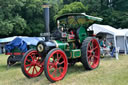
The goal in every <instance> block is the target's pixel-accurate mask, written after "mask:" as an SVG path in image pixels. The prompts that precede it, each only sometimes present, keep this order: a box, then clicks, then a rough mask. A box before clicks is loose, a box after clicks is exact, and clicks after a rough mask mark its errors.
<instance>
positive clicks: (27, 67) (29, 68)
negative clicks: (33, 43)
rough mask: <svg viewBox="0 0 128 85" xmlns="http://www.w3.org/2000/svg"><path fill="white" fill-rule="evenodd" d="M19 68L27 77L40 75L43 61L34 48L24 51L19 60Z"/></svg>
mask: <svg viewBox="0 0 128 85" xmlns="http://www.w3.org/2000/svg"><path fill="white" fill-rule="evenodd" d="M21 69H22V72H23V74H24V75H25V76H26V77H28V78H32V77H37V76H39V75H41V73H42V72H43V70H44V68H43V61H42V57H41V56H40V55H39V54H38V53H37V51H36V50H29V51H28V52H26V53H25V55H24V56H23V59H22V61H21Z"/></svg>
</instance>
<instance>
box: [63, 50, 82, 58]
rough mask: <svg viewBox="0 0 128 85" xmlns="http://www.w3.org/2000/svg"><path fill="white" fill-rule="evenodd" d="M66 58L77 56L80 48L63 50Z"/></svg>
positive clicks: (79, 54)
mask: <svg viewBox="0 0 128 85" xmlns="http://www.w3.org/2000/svg"><path fill="white" fill-rule="evenodd" d="M65 53H66V55H67V57H68V59H74V58H79V57H80V56H81V51H80V49H73V50H70V51H68V50H66V51H65Z"/></svg>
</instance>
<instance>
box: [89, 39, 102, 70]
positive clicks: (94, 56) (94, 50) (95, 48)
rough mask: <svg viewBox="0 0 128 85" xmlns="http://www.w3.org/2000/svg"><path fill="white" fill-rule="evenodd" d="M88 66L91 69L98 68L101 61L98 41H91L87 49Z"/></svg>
mask: <svg viewBox="0 0 128 85" xmlns="http://www.w3.org/2000/svg"><path fill="white" fill-rule="evenodd" d="M87 58H88V64H89V65H90V66H91V68H93V69H94V68H96V67H97V66H98V65H99V61H100V47H99V44H98V42H97V40H96V39H92V40H90V42H89V43H88V48H87Z"/></svg>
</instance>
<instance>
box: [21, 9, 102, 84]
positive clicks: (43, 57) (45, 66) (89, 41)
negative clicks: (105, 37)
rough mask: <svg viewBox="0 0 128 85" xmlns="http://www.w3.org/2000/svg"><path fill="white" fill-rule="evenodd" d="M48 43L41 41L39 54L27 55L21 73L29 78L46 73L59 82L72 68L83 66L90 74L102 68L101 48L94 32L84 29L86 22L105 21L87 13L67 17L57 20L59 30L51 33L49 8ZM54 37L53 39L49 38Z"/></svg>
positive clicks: (67, 15)
mask: <svg viewBox="0 0 128 85" xmlns="http://www.w3.org/2000/svg"><path fill="white" fill-rule="evenodd" d="M44 11H45V24H46V33H45V41H39V42H38V44H37V47H36V48H37V50H29V51H28V52H26V53H25V55H24V57H23V59H22V62H21V69H22V72H23V74H24V75H25V76H26V77H28V78H32V77H37V76H39V75H41V73H42V72H43V71H44V72H45V75H46V77H47V79H48V80H49V81H51V82H55V81H58V80H61V79H63V78H64V76H65V75H66V73H67V70H68V64H71V65H74V64H75V63H76V62H82V64H83V66H84V68H85V69H87V70H93V69H95V68H97V67H98V66H99V62H100V47H99V44H98V41H97V39H96V38H95V37H93V35H92V34H93V33H92V31H87V29H86V28H85V27H84V24H85V23H86V21H88V22H93V21H102V19H101V18H97V17H93V16H89V15H86V14H85V13H71V14H65V15H62V16H60V17H58V18H57V29H56V30H55V31H54V33H52V34H50V33H49V9H48V8H47V7H45V10H44ZM49 34H50V35H49Z"/></svg>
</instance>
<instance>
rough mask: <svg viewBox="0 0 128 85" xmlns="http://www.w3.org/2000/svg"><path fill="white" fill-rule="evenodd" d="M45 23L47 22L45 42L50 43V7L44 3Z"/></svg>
mask: <svg viewBox="0 0 128 85" xmlns="http://www.w3.org/2000/svg"><path fill="white" fill-rule="evenodd" d="M43 8H44V21H45V34H44V35H45V40H46V41H48V40H49V39H50V30H49V20H50V19H49V5H48V4H47V3H44V5H43Z"/></svg>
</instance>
